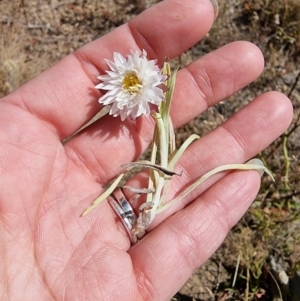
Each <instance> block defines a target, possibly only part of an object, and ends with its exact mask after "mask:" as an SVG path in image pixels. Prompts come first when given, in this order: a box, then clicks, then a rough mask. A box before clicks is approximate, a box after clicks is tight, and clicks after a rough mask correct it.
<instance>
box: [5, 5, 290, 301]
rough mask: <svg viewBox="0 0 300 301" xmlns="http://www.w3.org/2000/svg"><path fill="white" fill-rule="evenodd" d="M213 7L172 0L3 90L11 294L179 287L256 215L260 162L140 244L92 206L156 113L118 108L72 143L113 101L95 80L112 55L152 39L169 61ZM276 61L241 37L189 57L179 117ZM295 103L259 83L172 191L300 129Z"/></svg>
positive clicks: (128, 293) (152, 293) (85, 294)
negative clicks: (136, 114) (117, 114)
mask: <svg viewBox="0 0 300 301" xmlns="http://www.w3.org/2000/svg"><path fill="white" fill-rule="evenodd" d="M166 12H168V13H166ZM213 19H214V12H213V7H212V5H211V3H210V2H209V1H208V0H187V1H176V0H166V1H163V2H161V3H159V4H158V5H156V6H154V7H152V8H150V9H149V10H147V11H145V12H144V13H142V14H141V15H140V16H138V17H137V18H135V19H134V20H132V21H130V22H129V23H128V24H125V25H123V26H120V27H119V28H117V29H115V30H114V31H112V32H111V33H109V34H107V35H106V36H104V37H101V38H99V39H98V40H96V41H94V42H92V43H90V44H87V45H86V46H84V47H82V48H81V49H79V50H77V51H76V52H75V53H73V54H71V55H69V56H67V57H66V58H64V59H63V60H62V61H60V62H59V63H58V64H56V65H55V66H53V67H52V68H50V69H49V70H47V71H45V72H44V73H42V74H40V75H39V76H37V77H36V78H34V79H33V80H31V81H30V82H28V83H26V84H25V85H23V86H22V87H20V88H19V89H17V90H16V91H15V92H13V93H11V94H10V95H8V96H6V97H4V98H3V99H1V102H0V137H1V139H0V156H1V160H0V169H1V174H2V178H1V182H0V257H1V261H0V299H1V300H10V301H12V300H23V301H25V300H60V301H62V300H64V301H68V300H70V301H75V300H80V301H85V300H89V301H91V300H106V301H107V300H169V299H170V298H171V297H172V295H174V294H175V293H176V291H178V290H179V289H180V287H181V286H182V285H183V284H184V283H185V281H186V280H187V279H188V277H189V276H190V275H191V274H192V272H193V271H194V270H195V269H196V268H197V267H199V266H200V265H201V264H202V263H204V262H205V261H206V260H207V259H208V258H209V257H210V256H211V255H212V254H213V252H214V251H215V250H216V249H217V248H218V246H219V245H220V244H221V243H222V241H223V240H224V238H225V236H226V234H227V233H228V231H229V230H230V228H231V227H232V226H233V225H234V224H236V223H237V221H238V220H239V219H240V218H241V217H242V215H243V214H244V213H245V211H246V210H247V208H248V207H249V206H250V204H251V202H252V201H253V199H254V198H255V196H256V194H257V191H258V189H259V186H260V176H259V174H258V173H257V172H256V171H247V172H245V171H235V172H231V173H227V174H226V175H225V174H223V175H219V176H217V177H215V178H213V179H212V180H208V181H207V182H206V183H204V184H203V185H201V187H199V189H197V190H196V191H194V192H193V193H192V194H191V195H189V196H188V197H187V198H185V199H184V200H183V201H182V203H180V204H176V205H175V206H174V207H172V208H170V210H168V211H167V212H164V213H163V214H161V215H160V216H158V217H157V219H156V221H155V223H154V225H153V226H152V227H151V228H150V229H149V231H148V234H147V235H146V236H145V237H144V238H143V239H142V240H141V241H140V242H139V243H138V244H136V245H134V246H131V245H130V241H129V238H128V236H127V234H126V233H125V231H124V228H123V227H122V225H121V223H120V220H119V219H118V218H117V216H116V215H115V213H114V212H113V210H112V209H111V207H110V206H109V205H108V203H107V202H103V203H102V204H101V205H100V206H99V207H97V208H96V210H94V211H93V212H92V213H90V214H89V215H88V216H86V217H80V214H81V213H82V212H83V210H84V209H85V208H86V207H87V206H89V205H90V204H91V203H92V201H93V200H94V199H95V198H96V197H97V196H98V195H99V194H101V192H102V186H103V185H104V184H106V183H107V182H108V181H109V180H111V179H112V178H113V177H115V176H116V175H118V173H120V171H121V168H120V165H121V164H123V163H127V162H130V161H133V160H135V159H136V158H137V157H138V156H139V155H140V154H141V153H142V152H143V151H144V150H145V148H146V147H147V146H148V145H149V143H150V142H151V137H152V130H153V121H152V120H151V118H146V117H142V118H139V119H138V120H137V121H136V122H132V121H125V122H121V121H120V118H113V117H111V116H106V117H104V118H103V119H100V120H99V121H98V122H97V123H96V124H94V125H93V126H91V127H89V128H88V129H87V130H85V131H84V132H83V133H81V134H80V135H78V136H76V137H75V138H74V139H72V140H70V141H69V142H68V143H67V144H65V145H64V146H63V145H62V144H61V143H60V141H61V140H62V139H64V138H66V137H68V136H69V135H71V134H72V133H74V132H75V131H76V130H77V129H78V128H80V127H81V126H82V125H83V124H84V123H86V122H87V121H88V120H89V119H90V118H91V117H92V116H94V115H95V114H96V112H98V111H99V110H100V108H101V107H100V105H99V103H98V102H97V99H98V98H99V97H100V95H101V94H100V93H101V92H99V91H97V90H96V89H95V88H94V86H95V85H96V84H97V83H98V81H97V79H96V76H97V75H99V74H103V73H104V70H105V69H106V65H105V62H104V59H105V58H106V59H110V60H111V59H112V55H113V52H114V51H117V52H120V53H121V54H123V55H124V56H126V55H127V54H129V53H130V49H132V50H139V51H141V49H145V50H146V51H147V53H148V56H149V58H151V59H153V58H157V59H158V61H159V63H160V64H161V63H162V61H163V59H164V57H169V58H173V57H175V56H177V55H179V54H180V53H182V52H183V51H185V50H186V49H188V48H189V47H191V46H192V45H193V44H194V43H196V42H197V41H199V40H200V39H201V38H202V37H203V36H204V35H205V34H206V33H207V32H208V30H209V29H210V27H211V26H212V24H213ZM263 65H264V62H263V56H262V54H261V52H260V50H259V49H258V48H257V47H256V46H254V45H252V44H250V43H248V42H234V43H231V44H228V45H226V46H224V47H222V48H220V49H218V50H216V51H214V52H212V53H210V54H207V55H205V56H204V57H202V58H200V59H198V60H196V61H195V62H193V63H192V64H191V65H189V66H188V67H186V68H185V69H182V70H181V71H180V72H179V74H178V79H177V86H176V91H175V95H174V99H173V107H172V110H171V115H172V119H173V122H174V125H175V127H178V126H181V125H183V124H184V123H186V122H188V121H189V120H191V119H192V118H193V117H195V116H196V115H198V114H200V113H201V112H203V111H204V110H206V109H207V108H208V107H210V106H212V105H214V104H216V103H218V102H219V101H221V100H223V99H226V98H227V97H228V96H230V95H232V94H233V93H235V92H236V91H238V90H239V89H241V88H243V87H244V86H246V85H247V84H249V83H250V82H252V81H253V80H254V79H256V78H257V77H258V76H259V75H260V73H261V72H262V70H263ZM292 114H293V112H292V105H291V103H290V101H289V99H287V98H286V97H285V96H284V95H282V94H280V93H277V92H268V93H266V94H263V95H260V96H258V97H257V98H256V99H254V100H253V101H252V102H251V103H250V104H249V105H247V106H246V107H245V108H243V109H242V110H241V111H240V112H238V113H237V114H235V115H234V116H233V117H232V118H230V120H228V121H227V122H225V123H224V124H223V125H222V126H220V127H219V128H217V129H216V130H214V131H212V132H211V133H209V134H208V135H206V136H205V137H203V138H201V139H200V140H198V141H197V142H195V143H193V144H192V145H191V147H189V149H188V150H187V152H186V153H185V155H184V156H183V157H182V159H181V160H180V162H179V164H178V170H183V176H182V177H177V178H176V179H174V183H173V185H172V191H171V195H170V198H171V197H172V196H174V195H176V193H177V192H178V191H180V190H181V189H182V188H183V187H184V186H185V185H186V184H187V183H190V182H191V181H193V180H195V179H197V178H198V177H200V176H201V175H202V174H203V173H205V172H207V171H209V170H211V169H212V168H214V167H216V166H219V165H221V164H228V163H242V162H245V161H247V160H248V159H250V158H251V157H253V156H255V155H256V154H257V153H258V152H260V151H261V150H263V149H264V148H265V147H266V146H268V145H269V144H270V143H271V142H272V141H274V140H275V139H276V138H277V137H278V136H279V135H281V134H282V133H283V132H284V131H285V130H286V129H287V127H288V126H289V124H290V122H291V119H292ZM143 179H144V178H143V175H139V176H137V177H136V178H134V179H132V180H131V183H130V184H131V185H135V184H139V183H140V182H142V181H143ZM127 196H128V197H130V196H129V195H127Z"/></svg>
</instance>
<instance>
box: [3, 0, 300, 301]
mask: <svg viewBox="0 0 300 301" xmlns="http://www.w3.org/2000/svg"><path fill="white" fill-rule="evenodd" d="M156 2H158V1H156V0H135V1H129V0H102V1H94V0H66V1H58V0H56V1H55V0H47V1H46V0H28V1H26V0H18V1H17V0H12V1H10V0H2V1H0V31H1V36H0V57H1V61H0V96H4V95H6V94H8V93H10V92H11V91H13V90H14V89H16V88H17V87H18V86H20V85H21V84H22V83H24V82H26V81H28V80H29V79H30V78H32V77H33V76H35V75H36V74H38V73H40V72H41V71H43V70H44V69H46V68H48V67H49V66H50V65H53V64H54V63H55V62H57V61H58V60H60V59H61V58H63V57H64V56H66V55H67V54H69V53H70V52H72V51H74V50H75V49H76V48H78V47H80V46H82V45H83V44H85V43H87V42H89V41H92V40H93V39H95V38H97V37H98V36H100V35H103V34H105V33H106V32H108V31H109V30H111V29H113V28H114V27H117V26H119V25H121V24H123V23H125V22H127V21H128V20H130V19H131V18H133V17H134V16H135V15H137V14H138V13H140V12H141V11H143V10H144V9H147V8H148V7H150V6H151V5H154V4H155V3H156ZM299 15H300V1H299V0H255V1H254V0H248V1H247V0H227V1H226V0H220V11H219V17H218V19H217V21H216V23H215V24H214V27H213V28H212V30H211V31H210V33H209V34H208V35H207V36H206V37H205V38H204V39H203V40H202V41H201V42H199V43H198V44H197V45H195V46H194V47H192V48H191V49H189V50H188V51H187V52H186V53H184V54H183V55H182V56H181V58H180V60H178V62H179V61H180V62H181V65H182V66H184V65H185V64H188V63H189V62H191V61H193V60H194V59H195V58H198V57H199V56H202V55H204V54H205V53H208V52H210V51H212V50H214V49H216V48H218V47H220V46H222V45H224V44H226V43H228V42H231V41H236V40H248V41H251V42H253V43H255V44H256V45H257V46H259V47H260V48H261V50H262V52H263V53H264V56H265V59H266V65H265V71H264V73H263V75H262V76H261V77H260V78H259V79H258V80H256V81H255V82H254V83H253V84H251V85H249V86H248V87H247V88H245V89H243V90H242V91H241V92H239V93H237V94H236V95H234V96H233V97H231V98H229V99H227V100H226V101H225V100H224V101H223V102H222V103H221V104H219V105H217V106H215V107H213V108H210V109H209V110H208V111H207V112H206V113H204V114H202V115H201V116H198V117H197V118H196V119H195V120H193V121H191V122H190V123H189V124H188V125H186V126H184V127H183V128H181V129H179V130H178V131H177V143H178V145H179V144H180V143H182V141H184V139H186V138H187V136H188V135H189V134H190V133H192V132H193V133H197V134H199V135H200V136H203V135H205V134H206V133H207V132H209V131H211V130H212V129H213V128H215V127H217V126H218V125H219V124H220V123H222V122H223V121H224V120H226V119H227V118H228V117H230V116H231V115H232V114H234V113H235V112H236V111H238V110H239V109H240V108H241V107H242V106H244V105H245V104H246V103H248V102H249V101H251V99H252V98H253V97H255V96H257V95H258V94H260V93H262V92H264V91H269V90H277V91H280V92H283V93H285V94H286V95H288V96H289V97H290V99H291V100H292V102H293V105H294V109H295V113H294V121H293V124H292V125H291V127H290V128H289V129H288V131H287V132H286V133H285V135H283V136H282V137H280V138H279V139H277V140H276V141H275V142H274V143H273V144H272V145H271V146H270V147H268V148H267V149H266V150H265V151H263V152H262V153H261V154H259V156H260V158H261V159H262V160H263V161H264V162H265V163H266V165H267V166H268V167H269V169H271V170H272V172H273V173H274V174H275V177H276V182H275V183H272V182H271V181H270V179H269V178H267V177H264V178H263V183H262V188H261V191H260V193H259V194H258V196H257V199H256V201H255V202H254V204H253V205H252V207H251V208H250V210H249V211H248V213H247V214H246V215H245V216H244V217H243V219H242V220H241V221H240V223H239V224H238V225H237V226H235V227H234V229H232V231H231V232H230V234H229V235H228V237H227V238H226V240H225V241H224V243H223V245H222V246H221V247H220V248H219V250H218V251H217V252H216V253H215V255H214V256H213V257H212V258H211V259H210V260H209V261H208V262H207V263H206V264H204V265H203V266H202V267H201V268H199V269H198V270H197V271H195V273H194V274H193V275H192V276H191V278H190V279H189V281H188V282H187V283H186V285H185V286H184V287H183V288H182V289H181V291H180V292H179V293H178V294H177V295H176V296H174V298H173V299H172V300H203V301H204V300H205V301H212V300H219V301H221V300H250V301H251V300H264V301H267V300H268V301H269V300H272V301H275V300H280V298H281V299H282V300H284V301H290V300H293V301H295V300H300V297H299V295H297V294H299V291H298V292H297V291H296V289H294V288H293V287H295V285H294V286H293V285H290V286H289V287H287V286H285V285H283V284H282V283H281V282H282V280H280V279H279V278H278V276H280V275H281V276H282V274H286V275H287V276H288V277H290V283H291V284H293V283H296V287H297V285H298V287H299V283H300V282H299V278H298V276H297V273H296V272H297V271H299V270H300V231H299V228H300V216H299V215H300V214H299V212H300V211H299V209H300V202H299V194H300V190H299V182H300V176H299V169H300V168H299V164H298V162H299V156H300V155H299V150H300V139H299V138H300V137H299V136H300V130H299V125H300V117H299V116H300V114H299V113H300V110H299V107H300V79H299V77H300V71H299V67H298V66H299V63H300V20H299ZM234 279H235V280H234ZM297 281H298V282H297ZM278 288H279V289H278ZM297 296H298V297H297Z"/></svg>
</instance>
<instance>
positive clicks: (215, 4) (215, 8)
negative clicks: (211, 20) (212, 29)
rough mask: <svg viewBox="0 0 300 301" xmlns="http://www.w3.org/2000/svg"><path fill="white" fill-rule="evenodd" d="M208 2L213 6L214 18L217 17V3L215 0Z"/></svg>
mask: <svg viewBox="0 0 300 301" xmlns="http://www.w3.org/2000/svg"><path fill="white" fill-rule="evenodd" d="M210 2H211V3H212V5H213V7H214V14H215V20H216V19H217V17H218V14H219V4H218V1H217V0H210Z"/></svg>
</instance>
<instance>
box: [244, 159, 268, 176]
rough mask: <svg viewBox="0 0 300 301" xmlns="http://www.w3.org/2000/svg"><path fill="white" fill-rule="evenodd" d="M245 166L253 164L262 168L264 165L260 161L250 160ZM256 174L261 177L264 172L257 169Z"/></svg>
mask: <svg viewBox="0 0 300 301" xmlns="http://www.w3.org/2000/svg"><path fill="white" fill-rule="evenodd" d="M246 164H255V165H260V166H264V163H263V162H262V161H261V160H260V159H258V158H254V159H251V160H249V161H248V162H247V163H246ZM257 172H258V173H259V175H260V176H261V177H262V175H263V174H264V170H263V169H257Z"/></svg>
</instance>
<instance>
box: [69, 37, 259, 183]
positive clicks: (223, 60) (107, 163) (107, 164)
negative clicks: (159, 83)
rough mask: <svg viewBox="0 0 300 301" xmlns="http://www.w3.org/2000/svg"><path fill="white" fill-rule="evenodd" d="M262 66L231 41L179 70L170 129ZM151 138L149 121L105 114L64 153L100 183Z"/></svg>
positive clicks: (246, 47)
mask: <svg viewBox="0 0 300 301" xmlns="http://www.w3.org/2000/svg"><path fill="white" fill-rule="evenodd" d="M240 53H242V55H240ZM262 68H263V58H262V55H261V52H260V51H259V49H258V48H257V47H256V46H254V45H253V44H250V43H248V42H236V43H232V44H229V45H226V46H224V47H222V48H220V49H218V50H216V51H214V52H212V53H210V54H208V55H206V56H204V57H202V58H201V59H199V60H197V61H195V62H194V63H192V64H191V65H190V66H188V67H187V68H184V69H183V70H180V72H179V73H178V76H177V81H176V85H175V93H174V97H173V102H172V106H171V111H172V112H171V115H172V120H173V123H174V125H175V126H180V125H182V124H184V123H186V122H188V121H189V120H190V119H191V118H193V117H195V116H196V115H198V114H200V113H201V112H203V111H204V110H205V109H207V107H208V106H211V105H213V104H215V103H217V102H218V101H220V100H222V99H225V98H227V97H228V96H230V95H231V94H233V93H235V92H236V91H238V90H239V89H240V88H241V87H244V86H246V85H248V84H249V83H250V82H251V81H253V80H254V79H255V78H256V77H257V76H258V75H259V74H260V73H261V71H262ZM112 124H113V125H112ZM152 137H153V120H152V118H146V117H145V118H140V119H139V120H138V121H137V123H136V124H134V123H131V122H129V121H126V122H121V121H120V119H119V118H117V119H114V121H112V117H111V116H107V117H105V118H103V119H101V120H99V121H98V122H97V123H96V124H95V125H94V126H92V127H90V128H89V129H88V130H87V131H85V132H84V133H82V134H81V135H78V136H77V137H75V138H74V139H72V140H71V141H70V142H69V143H68V144H67V146H66V151H67V153H68V154H69V156H70V157H71V158H72V160H74V161H75V162H77V164H78V165H79V166H80V167H81V168H83V169H84V170H85V171H86V172H89V173H90V174H91V175H92V176H93V177H94V178H95V179H96V180H97V181H99V182H100V183H103V182H105V181H107V179H111V178H113V177H115V176H116V175H117V174H118V173H120V171H121V168H120V165H121V164H124V163H127V162H131V161H134V160H135V159H136V158H137V157H138V156H139V155H140V154H141V153H142V152H143V151H144V150H145V149H146V147H147V146H148V145H149V143H150V142H151V139H152ZM108 139H109V143H107V141H108ZM112 150H113V151H112Z"/></svg>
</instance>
